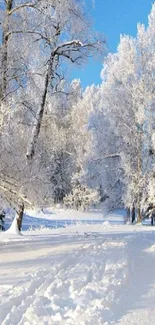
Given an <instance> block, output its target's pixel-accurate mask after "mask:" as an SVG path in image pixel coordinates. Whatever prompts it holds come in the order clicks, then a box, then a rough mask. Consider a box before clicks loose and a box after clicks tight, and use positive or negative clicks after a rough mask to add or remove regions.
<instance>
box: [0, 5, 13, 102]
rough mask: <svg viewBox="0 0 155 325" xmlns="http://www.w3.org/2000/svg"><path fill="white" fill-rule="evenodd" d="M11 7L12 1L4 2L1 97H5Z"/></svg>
mask: <svg viewBox="0 0 155 325" xmlns="http://www.w3.org/2000/svg"><path fill="white" fill-rule="evenodd" d="M12 6H13V0H6V18H5V21H4V29H3V35H2V94H1V96H2V97H4V96H5V95H6V88H7V65H8V32H9V13H10V11H11V9H12Z"/></svg>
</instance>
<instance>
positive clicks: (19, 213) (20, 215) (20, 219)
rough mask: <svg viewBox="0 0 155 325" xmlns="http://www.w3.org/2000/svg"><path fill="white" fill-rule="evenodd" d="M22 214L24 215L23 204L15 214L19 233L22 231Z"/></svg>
mask: <svg viewBox="0 0 155 325" xmlns="http://www.w3.org/2000/svg"><path fill="white" fill-rule="evenodd" d="M23 214H24V203H21V204H20V206H19V209H18V212H17V227H18V230H19V231H21V229H22V221H23Z"/></svg>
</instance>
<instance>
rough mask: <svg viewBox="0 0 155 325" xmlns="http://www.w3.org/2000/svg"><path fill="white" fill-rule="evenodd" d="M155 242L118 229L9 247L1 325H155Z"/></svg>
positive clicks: (0, 285) (30, 238) (0, 276)
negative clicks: (113, 231)
mask: <svg viewBox="0 0 155 325" xmlns="http://www.w3.org/2000/svg"><path fill="white" fill-rule="evenodd" d="M122 227H126V226H122ZM123 229H125V228H123ZM133 230H134V229H133ZM154 241H155V234H154V232H151V231H149V232H148V231H147V232H143V231H138V232H137V233H136V232H134V231H132V232H128V233H127V232H125V233H123V232H121V231H119V228H118V231H116V229H115V233H110V232H109V233H108V232H107V231H105V233H103V234H101V233H96V232H95V233H92V234H90V235H89V236H87V235H84V234H82V233H81V234H79V233H78V234H72V235H70V236H69V235H67V234H65V233H64V234H62V235H61V236H60V235H57V234H56V233H55V234H53V232H52V231H51V232H49V233H47V234H41V233H40V234H35V233H34V234H33V233H32V235H25V236H22V237H21V238H20V241H16V238H15V240H14V242H13V241H7V240H6V241H4V240H3V242H0V251H1V255H0V324H1V325H103V324H104V325H110V324H115V325H116V324H121V325H127V324H131V325H132V324H137V325H139V324H141V325H143V324H145V325H147V324H148V325H154V319H155V304H154V302H155V268H154V265H155V246H154Z"/></svg>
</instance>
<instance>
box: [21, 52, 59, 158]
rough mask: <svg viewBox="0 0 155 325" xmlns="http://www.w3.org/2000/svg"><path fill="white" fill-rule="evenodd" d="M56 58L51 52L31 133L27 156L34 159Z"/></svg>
mask: <svg viewBox="0 0 155 325" xmlns="http://www.w3.org/2000/svg"><path fill="white" fill-rule="evenodd" d="M54 59H55V55H54V53H51V57H50V60H49V65H48V68H47V72H46V76H45V83H44V90H43V94H42V99H41V103H40V106H39V108H38V111H37V114H36V119H35V123H34V126H33V129H32V135H31V138H30V142H29V144H28V148H27V153H26V157H27V158H28V159H32V158H33V156H34V153H35V146H36V142H37V139H38V136H39V133H40V128H41V123H42V119H43V115H44V110H45V105H46V97H47V92H48V86H49V82H50V79H51V78H52V76H53V65H54Z"/></svg>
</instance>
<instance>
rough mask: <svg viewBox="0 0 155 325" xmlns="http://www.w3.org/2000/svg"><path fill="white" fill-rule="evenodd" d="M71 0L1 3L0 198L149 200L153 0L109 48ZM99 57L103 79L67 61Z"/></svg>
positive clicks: (81, 202)
mask: <svg viewBox="0 0 155 325" xmlns="http://www.w3.org/2000/svg"><path fill="white" fill-rule="evenodd" d="M86 12H87V10H86V4H85V3H83V2H82V1H75V0H59V1H55V0H32V1H25V0H3V1H1V3H0V206H1V210H2V211H3V209H5V208H6V207H11V208H13V209H14V210H15V211H16V212H17V216H18V217H17V223H18V228H19V230H20V229H21V224H22V218H23V212H24V209H25V208H27V207H29V208H31V209H33V208H36V207H41V208H44V207H48V206H52V205H53V204H56V203H63V204H64V205H65V206H66V207H68V208H70V207H73V208H76V209H87V208H89V207H90V206H92V205H93V206H96V205H98V204H102V207H103V209H104V211H112V210H114V209H116V208H118V207H123V208H126V209H128V210H130V209H132V208H133V206H134V207H135V208H136V210H137V213H138V221H140V220H141V218H142V212H143V210H144V209H145V208H147V206H148V205H149V204H153V205H154V204H155V3H154V4H153V5H152V10H151V12H150V15H149V17H148V26H144V25H142V24H138V26H137V35H136V37H131V36H129V35H121V36H120V43H119V44H118V48H117V52H116V53H108V54H107V51H106V41H105V35H102V34H101V33H98V32H97V31H95V30H94V29H93V28H92V24H91V19H90V17H89V15H86ZM90 57H91V58H92V57H94V58H97V59H99V60H101V61H102V62H103V68H102V71H101V79H102V81H101V84H99V85H97V86H96V85H94V84H93V85H91V86H88V87H87V88H86V89H83V88H82V85H81V82H80V80H79V79H73V80H72V81H70V78H69V71H70V69H73V68H74V67H75V66H79V68H80V67H81V66H83V65H84V64H87V62H88V60H89V58H90Z"/></svg>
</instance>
